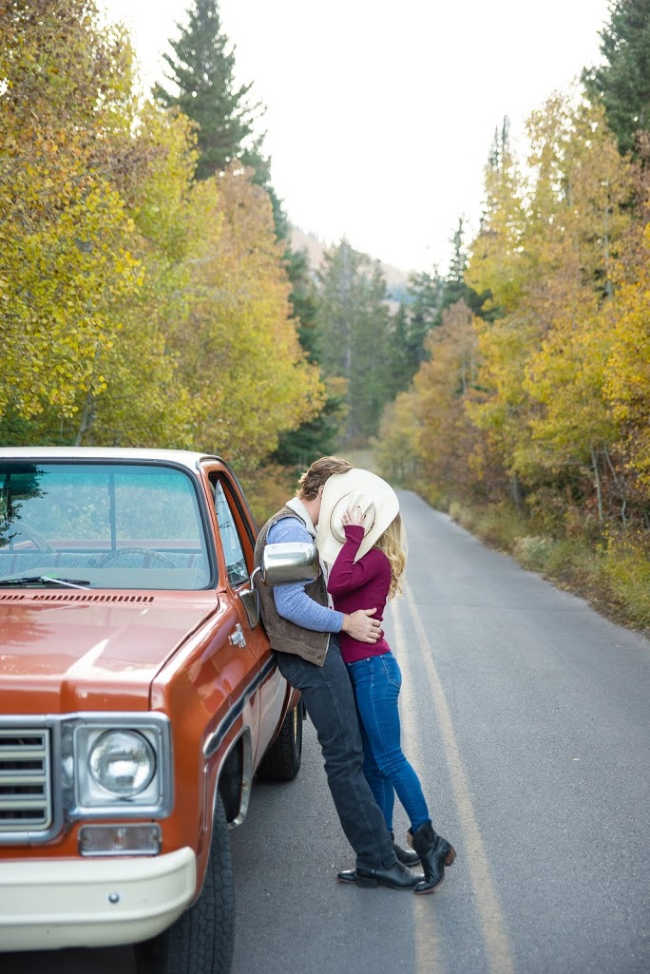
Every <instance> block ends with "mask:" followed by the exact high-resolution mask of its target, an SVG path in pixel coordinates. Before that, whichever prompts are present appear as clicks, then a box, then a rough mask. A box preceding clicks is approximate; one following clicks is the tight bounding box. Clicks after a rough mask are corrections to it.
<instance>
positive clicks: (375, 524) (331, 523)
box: [316, 467, 399, 565]
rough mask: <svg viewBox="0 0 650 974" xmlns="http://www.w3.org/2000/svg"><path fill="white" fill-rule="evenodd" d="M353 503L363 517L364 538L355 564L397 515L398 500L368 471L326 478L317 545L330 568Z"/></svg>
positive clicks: (356, 469)
mask: <svg viewBox="0 0 650 974" xmlns="http://www.w3.org/2000/svg"><path fill="white" fill-rule="evenodd" d="M354 504H358V505H359V507H360V508H361V510H362V511H363V512H364V514H365V515H366V523H365V535H364V538H363V541H362V542H361V544H360V546H359V550H358V551H357V553H356V555H355V559H354V560H355V561H358V560H359V558H363V556H364V555H365V554H366V552H367V551H370V549H371V548H372V546H373V545H374V544H375V543H376V542H377V541H378V539H379V538H380V537H381V535H382V534H383V533H384V531H385V530H386V528H387V527H388V525H389V524H390V523H391V521H393V520H394V519H395V517H396V515H397V514H398V513H399V501H398V500H397V494H396V493H395V491H394V490H393V488H392V487H391V486H390V484H387V483H386V481H385V480H382V479H381V477H378V476H377V475H376V474H374V473H370V471H369V470H361V469H358V468H356V467H353V468H352V470H348V471H347V473H337V474H333V475H332V476H331V477H328V479H327V480H326V481H325V486H324V488H323V496H322V499H321V506H320V514H319V515H318V526H317V529H316V544H317V545H318V550H319V552H320V556H321V558H322V559H323V561H325V562H327V563H328V564H330V565H331V564H332V563H333V562H334V561H335V559H336V556H337V555H338V553H339V551H340V550H341V548H342V546H343V542H344V541H345V532H344V530H343V524H342V521H341V518H342V517H343V515H344V514H345V512H346V511H347V509H348V508H349V507H352V506H353V505H354Z"/></svg>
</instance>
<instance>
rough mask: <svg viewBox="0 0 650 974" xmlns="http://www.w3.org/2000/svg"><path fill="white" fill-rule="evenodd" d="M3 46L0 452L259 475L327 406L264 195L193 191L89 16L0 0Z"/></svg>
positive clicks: (172, 113) (186, 125) (233, 189)
mask: <svg viewBox="0 0 650 974" xmlns="http://www.w3.org/2000/svg"><path fill="white" fill-rule="evenodd" d="M0 31H1V33H2V45H1V46H0V92H1V93H0V137H1V144H0V348H1V352H0V355H1V360H2V368H1V370H0V439H1V440H2V442H3V443H9V444H10V443H26V442H42V443H75V442H77V443H82V444H106V445H121V446H129V445H145V444H148V445H150V444H152V443H155V444H156V445H157V446H169V447H194V448H197V449H203V450H213V451H216V452H223V453H224V454H227V456H228V457H229V458H231V459H234V460H235V461H238V460H239V461H240V464H243V466H244V468H250V469H253V468H254V467H255V466H256V465H257V464H258V463H259V462H260V461H261V459H262V458H263V457H265V456H266V455H268V454H269V453H270V452H272V451H273V449H274V448H275V446H276V445H277V442H278V437H279V435H280V433H282V431H284V430H289V429H292V428H295V427H296V426H298V425H299V424H300V423H301V422H303V421H308V420H310V419H311V418H312V417H313V416H314V415H315V414H316V413H317V412H318V410H319V409H320V408H321V406H322V403H323V401H324V389H323V387H322V383H321V382H320V379H319V373H318V370H317V368H316V367H315V366H314V365H312V364H310V363H309V362H308V361H307V359H306V356H305V353H304V352H303V350H302V349H301V347H300V344H299V342H298V337H297V333H296V327H295V321H294V320H293V319H292V318H291V308H290V305H289V291H290V285H289V280H288V277H287V271H286V267H285V262H284V260H283V252H282V249H281V248H280V247H279V245H278V244H277V242H276V237H275V231H274V224H273V213H272V208H271V202H270V200H269V198H268V195H267V193H266V192H265V191H264V189H262V188H260V187H259V186H256V185H254V184H253V181H252V176H251V173H250V171H248V170H246V169H244V168H243V167H242V166H241V165H239V164H238V163H236V162H233V163H232V164H231V165H230V167H229V168H228V169H226V170H225V171H224V172H219V173H217V174H216V175H214V176H211V177H209V178H206V179H204V180H202V181H200V182H197V181H195V178H194V176H195V169H196V162H197V149H196V128H195V126H194V125H193V124H192V123H191V122H190V121H189V120H188V119H187V118H186V117H185V116H183V115H182V114H181V113H180V112H179V111H178V110H175V109H172V110H165V109H163V108H162V107H160V106H158V105H155V104H154V103H152V102H142V101H141V100H140V99H139V98H138V96H137V95H136V87H135V85H134V81H133V58H132V52H131V49H130V46H129V42H128V37H127V36H126V35H125V34H124V32H123V31H122V30H121V29H120V28H118V27H110V26H106V25H104V24H103V23H102V22H101V21H100V19H99V15H98V13H97V9H96V7H95V5H94V3H93V2H90V0H30V2H29V3H28V2H26V0H2V3H0Z"/></svg>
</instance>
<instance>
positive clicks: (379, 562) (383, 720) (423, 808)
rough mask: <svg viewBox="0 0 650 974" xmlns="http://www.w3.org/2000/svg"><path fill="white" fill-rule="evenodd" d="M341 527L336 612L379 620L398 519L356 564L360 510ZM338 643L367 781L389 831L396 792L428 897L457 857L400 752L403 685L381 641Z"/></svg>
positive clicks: (394, 584)
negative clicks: (372, 613)
mask: <svg viewBox="0 0 650 974" xmlns="http://www.w3.org/2000/svg"><path fill="white" fill-rule="evenodd" d="M346 476H347V475H346ZM370 507H371V508H372V505H370ZM341 526H342V528H343V531H344V532H345V542H344V543H343V545H342V547H341V549H340V551H339V553H338V555H337V557H336V561H335V562H334V564H333V565H332V568H331V570H330V574H329V581H328V586H327V587H328V591H329V592H330V593H331V595H332V596H333V599H334V607H335V609H337V610H338V611H340V612H346V613H350V612H353V611H355V610H356V609H369V608H376V617H377V618H379V619H382V617H383V611H384V608H385V605H386V601H387V599H390V598H392V597H393V596H394V595H396V594H397V592H398V591H399V589H400V577H401V575H402V573H403V571H404V567H405V564H406V556H405V553H404V547H403V542H402V526H401V519H400V515H399V513H398V514H396V516H395V517H394V518H393V520H392V521H391V522H390V524H389V525H388V527H387V528H386V529H385V530H384V531H383V533H382V534H381V535H380V536H379V538H378V539H377V540H376V541H375V543H374V547H372V548H370V550H369V551H367V552H366V553H365V554H363V555H362V556H361V557H359V558H357V555H358V552H359V548H360V546H361V544H362V542H363V541H364V537H366V534H367V531H366V514H365V513H364V511H363V510H362V508H361V506H360V505H359V504H352V505H351V506H350V507H348V508H347V510H346V511H345V513H343V515H342V517H341ZM355 558H357V560H356V561H355ZM340 643H341V655H342V656H343V660H344V661H345V663H346V664H347V667H348V672H349V674H350V678H351V680H352V684H353V686H354V693H355V697H356V702H357V709H358V711H359V719H360V724H361V730H362V737H363V746H364V772H365V775H366V778H367V779H368V783H369V785H370V787H371V789H372V792H373V794H374V796H375V799H376V801H377V804H378V805H379V807H380V808H381V810H382V812H383V814H384V818H385V819H386V825H387V827H388V829H389V831H391V832H392V829H393V821H392V819H393V804H394V796H395V792H397V795H398V797H399V800H400V801H401V803H402V805H403V806H404V808H405V809H406V812H407V814H408V816H409V818H410V821H411V827H410V829H409V841H410V844H411V845H412V847H413V848H414V849H415V851H416V853H417V854H418V856H419V858H420V861H421V862H422V867H423V869H424V879H423V880H421V881H420V882H419V883H418V884H417V885H416V887H415V892H416V893H432V892H433V890H434V889H435V888H436V887H437V886H438V885H439V884H440V883H441V882H442V879H443V877H444V872H445V866H451V864H452V862H453V861H454V859H455V858H456V852H455V850H454V848H453V846H451V845H450V843H449V842H448V841H447V840H446V839H443V838H442V836H440V835H437V833H436V832H435V831H434V829H433V826H432V824H431V818H430V815H429V810H428V808H427V803H426V801H425V798H424V795H423V793H422V787H421V785H420V781H419V779H418V776H417V775H416V773H415V771H414V770H413V768H412V767H411V765H410V764H409V762H408V761H407V759H406V758H405V756H404V754H403V752H402V749H401V745H400V720H399V711H398V708H397V698H398V695H399V691H400V686H401V683H402V676H401V673H400V668H399V666H398V663H397V660H396V659H395V657H394V656H393V654H392V652H391V650H390V646H389V645H388V643H387V642H386V640H385V639H384V638H383V637H382V638H381V639H380V640H379V642H377V643H375V644H374V645H371V646H369V645H368V644H367V643H360V642H357V641H356V640H354V639H352V638H350V637H348V636H346V635H345V634H344V633H342V634H341V641H340ZM400 858H402V857H401V856H400ZM409 864H413V863H409Z"/></svg>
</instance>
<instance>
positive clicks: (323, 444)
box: [273, 247, 345, 469]
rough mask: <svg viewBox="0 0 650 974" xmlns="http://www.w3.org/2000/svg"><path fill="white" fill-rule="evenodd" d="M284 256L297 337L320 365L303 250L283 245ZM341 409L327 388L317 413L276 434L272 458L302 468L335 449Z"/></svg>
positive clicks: (314, 303) (315, 299)
mask: <svg viewBox="0 0 650 974" xmlns="http://www.w3.org/2000/svg"><path fill="white" fill-rule="evenodd" d="M285 260H286V264H287V272H288V274H289V280H290V281H291V294H290V295H289V300H290V302H291V306H292V309H293V316H294V318H296V320H297V323H298V338H299V340H300V344H301V345H302V347H303V348H304V350H305V354H306V355H307V358H308V359H309V361H310V362H313V363H316V364H319V365H320V362H321V357H322V336H321V334H320V330H319V327H318V324H317V321H316V317H317V311H318V300H319V299H318V293H317V291H316V286H315V284H314V281H313V279H312V275H311V272H310V269H309V262H308V258H307V254H306V252H305V251H304V250H291V248H289V247H287V251H286V256H285ZM344 412H345V406H344V399H343V397H342V396H341V395H338V394H337V393H336V392H334V391H330V392H329V394H328V396H327V398H326V400H325V404H324V406H323V409H322V410H321V412H320V413H319V414H318V415H317V416H315V417H314V418H313V419H312V420H310V421H309V422H307V423H303V424H302V425H301V426H299V427H298V429H295V430H290V431H289V432H287V433H283V434H282V435H281V436H280V441H279V444H278V448H277V450H276V451H275V453H274V455H273V459H274V460H275V461H276V463H280V464H282V465H283V466H287V467H295V468H296V469H298V468H300V469H304V468H305V467H308V466H309V464H310V463H312V462H313V461H314V460H317V459H318V458H319V457H322V456H325V455H327V454H331V453H335V452H336V445H337V443H338V440H339V437H340V427H341V423H342V421H343V416H344Z"/></svg>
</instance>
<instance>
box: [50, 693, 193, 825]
mask: <svg viewBox="0 0 650 974" xmlns="http://www.w3.org/2000/svg"><path fill="white" fill-rule="evenodd" d="M61 754H62V761H61V778H62V784H63V791H64V805H65V809H66V811H65V814H66V815H67V817H68V818H70V819H72V820H74V819H79V818H84V819H92V818H102V817H105V816H110V817H111V818H133V817H136V818H165V817H166V816H167V815H169V813H170V812H171V809H172V803H173V794H174V792H173V773H172V741H171V725H170V722H169V719H168V718H167V717H166V716H165V715H164V714H159V713H155V712H154V713H146V714H131V713H112V714H98V713H80V714H75V715H74V716H73V717H71V718H70V719H69V720H67V721H65V723H64V725H63V728H62V741H61Z"/></svg>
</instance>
